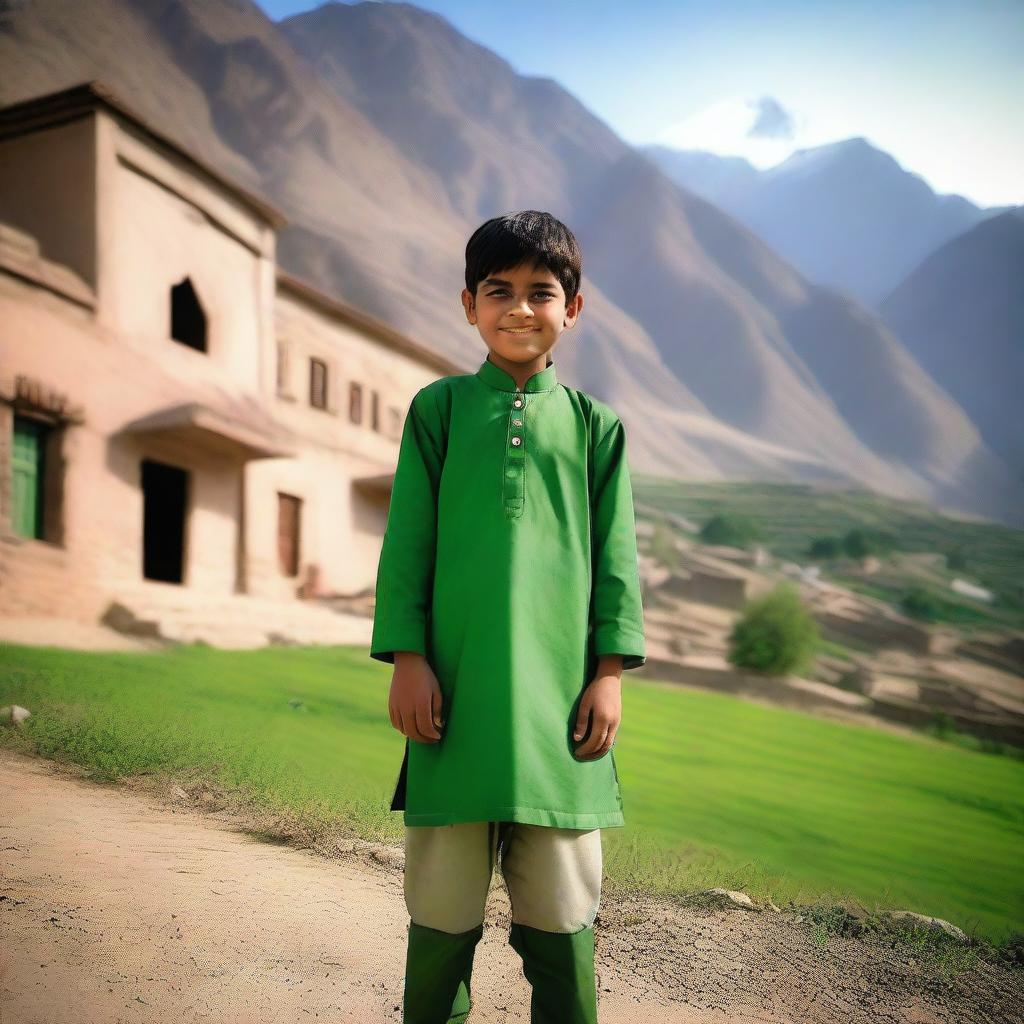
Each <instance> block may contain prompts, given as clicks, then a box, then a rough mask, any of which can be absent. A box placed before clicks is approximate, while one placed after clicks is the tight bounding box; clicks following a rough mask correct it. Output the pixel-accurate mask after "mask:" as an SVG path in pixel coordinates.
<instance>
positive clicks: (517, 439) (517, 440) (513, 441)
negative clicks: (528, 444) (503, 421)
mask: <svg viewBox="0 0 1024 1024" xmlns="http://www.w3.org/2000/svg"><path fill="white" fill-rule="evenodd" d="M512 443H513V444H522V443H523V439H522V438H521V437H513V438H512Z"/></svg>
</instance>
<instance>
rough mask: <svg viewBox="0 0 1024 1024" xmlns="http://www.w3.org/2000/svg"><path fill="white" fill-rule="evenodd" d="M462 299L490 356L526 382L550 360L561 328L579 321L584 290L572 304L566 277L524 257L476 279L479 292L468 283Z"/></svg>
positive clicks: (518, 378) (502, 367)
mask: <svg viewBox="0 0 1024 1024" xmlns="http://www.w3.org/2000/svg"><path fill="white" fill-rule="evenodd" d="M462 304H463V307H464V308H465V311H466V319H467V320H468V321H469V323H471V324H475V325H476V327H477V330H479V332H480V336H481V337H482V338H483V339H484V341H485V342H486V344H487V347H488V349H489V350H490V360H491V362H493V363H494V364H495V365H496V366H499V367H500V368H501V369H503V370H505V372H506V373H508V374H510V375H511V376H512V377H514V378H515V380H516V383H517V384H518V385H519V386H520V387H522V386H523V385H524V384H525V382H526V381H527V380H528V379H529V378H530V377H531V376H532V375H533V374H535V373H539V372H540V371H541V370H543V369H544V368H545V367H546V366H547V363H548V353H549V352H550V351H551V349H552V348H554V346H555V342H557V341H558V338H559V336H560V335H561V333H562V331H563V330H565V329H566V328H568V327H572V326H573V324H575V323H576V320H577V319H578V317H579V314H580V310H581V309H582V308H583V295H582V293H580V292H577V294H576V297H575V298H574V299H573V301H572V302H570V303H568V305H567V304H566V301H565V290H564V289H563V287H562V284H561V282H560V281H559V280H558V278H557V277H555V275H554V274H553V273H551V271H550V270H548V268H547V267H544V266H540V265H538V266H530V265H529V264H528V263H524V264H521V265H520V266H518V267H511V268H507V269H505V270H501V271H496V272H494V273H493V274H491V275H490V276H489V277H487V278H485V279H484V280H482V281H481V282H480V283H479V284H478V285H477V289H476V295H473V294H472V293H471V292H470V291H469V290H468V289H467V288H463V289H462Z"/></svg>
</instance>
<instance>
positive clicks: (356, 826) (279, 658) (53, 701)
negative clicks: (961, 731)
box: [0, 645, 1024, 941]
mask: <svg viewBox="0 0 1024 1024" xmlns="http://www.w3.org/2000/svg"><path fill="white" fill-rule="evenodd" d="M389 682H390V669H389V668H388V667H387V666H384V665H382V664H379V663H377V662H374V661H371V660H370V659H369V658H368V657H367V655H366V652H365V649H364V648H362V647H334V648H322V647H316V648H301V647H299V648H296V647H291V648H271V649H266V650H261V651H245V652H233V651H219V650H212V649H209V648H206V647H202V646H192V647H181V648H177V649H173V650H171V651H169V652H167V653H160V654H135V653H102V654H101V653H85V652H77V651H66V650H62V649H58V648H33V647H22V646H18V645H0V705H4V704H9V703H17V704H21V705H23V706H25V707H27V708H29V710H30V711H31V712H32V717H31V718H30V719H29V720H28V723H27V724H26V727H25V729H24V730H23V731H21V732H20V733H18V732H14V731H12V730H8V729H0V743H5V744H8V745H12V744H13V745H22V746H25V747H26V748H27V749H30V750H35V751H36V752H38V753H39V754H41V755H43V756H45V757H50V758H55V759H58V760H68V761H73V762H76V763H78V764H81V765H84V766H87V767H89V768H90V769H93V770H94V771H95V773H96V774H97V775H99V776H100V777H103V778H116V777H118V776H127V775H133V774H139V773H157V772H167V773H170V774H180V775H182V776H187V777H189V778H195V777H196V776H199V777H203V778H206V779H208V780H210V781H211V782H213V783H216V784H219V785H223V786H227V787H230V788H231V789H233V790H236V791H238V792H240V793H244V794H246V795H247V796H248V797H250V798H251V799H253V800H255V801H257V802H258V804H259V806H260V807H264V808H267V809H268V810H271V811H275V810H276V811H282V812H286V813H287V814H289V815H292V816H294V817H295V818H296V819H298V820H301V821H304V822H307V823H309V824H310V826H311V827H314V828H322V827H332V828H333V827H342V826H343V827H344V828H345V829H346V830H350V831H354V832H356V833H358V834H360V835H362V836H365V837H368V838H378V839H382V840H385V841H390V842H400V839H401V834H402V818H401V815H400V814H398V813H395V812H392V811H390V810H389V803H390V799H391V794H392V791H393V786H394V783H395V780H396V778H397V774H398V769H399V766H400V765H401V759H402V752H403V745H404V738H403V737H402V736H401V735H400V734H399V733H398V732H396V731H395V730H394V729H393V728H392V726H391V723H390V720H389V718H388V715H387V691H388V685H389ZM290 701H294V702H296V705H295V706H292V705H291V704H290V703H289V702H290ZM615 750H616V755H615V756H616V763H617V765H618V769H619V777H620V784H621V788H622V795H623V800H624V803H625V809H626V818H627V826H626V827H625V828H621V829H607V830H606V831H605V833H604V839H605V843H604V847H605V869H606V872H607V886H608V888H609V890H612V889H616V888H619V889H621V890H622V891H638V892H649V893H660V894H663V895H673V896H685V895H686V894H691V893H694V892H696V891H697V890H699V889H704V888H709V887H711V886H723V887H725V888H729V889H742V890H743V891H745V892H747V893H748V894H749V895H750V896H751V897H752V898H754V899H755V900H760V899H763V898H771V899H773V900H774V902H775V903H776V904H777V905H779V906H786V905H796V906H803V905H808V906H826V905H828V904H829V903H830V901H833V900H840V901H848V900H854V901H856V902H858V903H860V904H862V905H863V906H865V907H868V908H871V909H885V908H906V909H911V910H916V911H918V912H920V913H924V914H931V915H936V916H939V917H944V918H947V919H948V920H951V921H952V922H953V923H955V924H957V925H959V926H960V927H962V928H963V929H964V930H965V931H967V932H968V933H969V934H975V935H976V936H978V937H979V938H987V939H989V940H990V941H1001V940H1002V939H1003V938H1005V937H1006V936H1007V935H1009V934H1010V932H1011V931H1013V930H1017V931H1019V930H1020V929H1021V924H1022V921H1024V885H1022V881H1021V873H1020V865H1021V864H1022V863H1024V765H1022V764H1021V763H1020V762H1019V761H1017V760H1014V759H1011V758H1006V757H992V756H987V755H985V754H980V753H975V752H972V751H969V750H963V749H960V748H959V747H956V746H952V745H949V744H943V743H940V742H937V741H935V740H932V739H929V738H927V737H921V738H913V737H908V738H904V737H901V736H896V735H893V734H889V733H885V732H881V731H876V730H872V729H869V728H863V727H856V726H849V725H843V724H838V723H834V722H829V721H825V720H821V719H818V718H815V717H812V716H810V715H804V714H800V713H797V712H793V711H788V710H782V709H775V708H771V707H763V706H759V705H756V704H753V703H750V702H745V701H741V700H737V699H734V698H731V697H729V696H726V695H720V694H715V693H710V692H705V691H698V690H688V689H683V688H676V687H672V686H668V685H664V684H659V683H653V682H645V681H640V680H635V679H633V678H631V676H630V674H629V673H628V672H627V673H626V674H625V676H624V681H623V721H622V726H621V728H620V730H619V733H618V737H617V740H616V745H615Z"/></svg>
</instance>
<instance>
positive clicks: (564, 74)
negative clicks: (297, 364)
mask: <svg viewBox="0 0 1024 1024" xmlns="http://www.w3.org/2000/svg"><path fill="white" fill-rule="evenodd" d="M258 2H259V3H260V6H261V7H262V8H263V9H264V10H265V11H266V12H267V14H268V15H270V17H271V18H273V19H274V20H275V21H276V20H280V19H281V18H283V17H287V16H288V15H291V14H295V13H298V12H300V11H304V10H310V9H312V8H315V7H319V6H321V4H320V2H309V0H305V2H304V0H258ZM416 6H418V7H422V8H424V9H426V10H431V11H436V12H437V13H438V14H441V15H443V16H444V17H445V18H447V20H448V21H450V22H451V23H452V25H454V26H455V28H457V29H458V30H459V31H460V32H461V33H463V34H464V35H465V36H467V37H469V38H470V39H472V40H474V41H476V42H478V43H480V44H482V45H483V46H486V47H487V48H488V49H490V50H493V51H494V52H495V53H497V54H499V55H500V56H501V57H503V58H504V59H505V60H507V61H508V62H509V63H510V64H511V65H512V66H513V67H514V68H515V69H516V70H517V71H518V72H520V73H521V74H525V75H543V76H545V77H549V78H554V79H555V80H557V81H558V82H559V83H560V84H561V85H563V86H564V87H565V88H566V89H568V90H569V91H570V92H571V93H573V94H574V95H575V96H576V97H577V98H579V99H580V100H581V101H582V102H583V103H584V104H585V105H586V106H587V107H588V109H590V110H591V111H592V112H593V113H595V114H596V115H597V116H598V117H600V118H601V119H602V120H603V121H605V122H606V123H607V124H608V125H610V126H611V128H613V129H614V130H615V132H616V133H617V134H618V135H620V136H621V137H622V138H623V139H625V140H626V141H627V142H629V143H632V144H634V145H636V144H641V143H647V142H661V143H664V144H666V145H672V146H676V147H678V148H680V149H706V150H710V151H712V152H715V153H721V154H727V155H732V154H736V155H740V156H745V157H746V158H747V159H749V160H750V161H751V162H752V163H754V164H755V165H756V166H758V167H770V166H772V165H773V164H776V163H778V162H779V161H781V160H783V159H784V158H785V157H786V156H788V155H789V154H790V153H791V152H792V151H793V150H794V149H799V148H802V147H808V146H817V145H821V144H823V143H827V142H834V141H837V140H839V139H845V138H849V137H850V136H853V135H862V136H864V137H865V138H866V139H868V141H869V142H871V143H872V144H874V145H875V146H878V147H879V148H880V149H884V150H886V151H887V152H888V153H891V154H892V156H893V157H895V159H896V160H897V161H898V162H899V163H900V164H901V165H902V166H903V167H904V168H906V169H907V170H909V171H913V172H914V173H916V174H919V175H921V177H922V178H924V179H925V180H926V181H927V182H928V184H929V185H931V187H932V188H934V189H935V190H936V191H937V192H940V193H941V192H958V193H959V194H961V195H963V196H966V197H967V198H968V199H970V200H972V201H973V202H975V203H978V204H979V205H981V206H992V205H999V204H1004V203H1024V113H1022V110H1024V102H1022V101H1024V59H1022V57H1021V55H1022V54H1024V0H932V2H924V0H888V2H876V0H861V2H843V3H839V2H835V0H815V2H805V0H775V2H772V0H719V2H711V0H705V2H701V3H695V2H688V0H676V2H671V0H669V2H659V0H632V2H630V3H624V2H622V0H619V2H615V3H613V2H610V0H545V2H543V3H542V2H539V0H519V2H518V3H515V4H504V3H487V2H481V0H433V2H428V0H425V2H423V3H417V4H416Z"/></svg>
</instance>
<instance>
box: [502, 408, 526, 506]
mask: <svg viewBox="0 0 1024 1024" xmlns="http://www.w3.org/2000/svg"><path fill="white" fill-rule="evenodd" d="M526 405H527V402H526V395H525V394H524V393H523V392H522V391H515V392H513V397H512V402H511V408H510V409H509V427H508V444H507V445H506V446H505V476H504V504H505V514H506V515H507V516H508V517H509V518H510V519H512V518H516V517H518V516H520V515H521V514H522V511H523V505H524V501H525V485H526V480H525V477H526Z"/></svg>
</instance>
